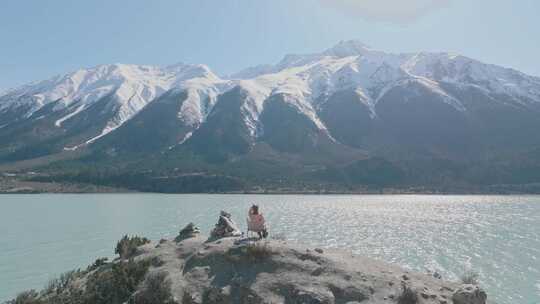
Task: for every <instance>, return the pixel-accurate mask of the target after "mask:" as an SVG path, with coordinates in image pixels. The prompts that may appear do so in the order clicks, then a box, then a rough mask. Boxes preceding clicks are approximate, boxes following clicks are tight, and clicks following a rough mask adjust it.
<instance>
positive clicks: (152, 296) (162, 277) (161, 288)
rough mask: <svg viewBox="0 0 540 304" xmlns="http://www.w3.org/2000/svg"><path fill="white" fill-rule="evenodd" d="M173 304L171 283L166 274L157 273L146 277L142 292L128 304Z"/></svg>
mask: <svg viewBox="0 0 540 304" xmlns="http://www.w3.org/2000/svg"><path fill="white" fill-rule="evenodd" d="M131 303H133V304H157V303H159V304H175V303H176V301H174V297H173V296H172V294H171V281H170V280H168V279H167V273H166V272H163V271H161V272H157V273H153V274H150V275H149V276H147V277H146V279H145V280H144V283H143V287H142V290H141V291H140V292H138V293H137V294H136V295H135V296H134V298H133V301H130V304H131Z"/></svg>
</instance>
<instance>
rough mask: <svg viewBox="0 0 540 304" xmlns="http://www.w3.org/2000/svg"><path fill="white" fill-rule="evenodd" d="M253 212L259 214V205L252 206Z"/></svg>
mask: <svg viewBox="0 0 540 304" xmlns="http://www.w3.org/2000/svg"><path fill="white" fill-rule="evenodd" d="M251 212H252V213H253V214H259V206H257V205H252V206H251Z"/></svg>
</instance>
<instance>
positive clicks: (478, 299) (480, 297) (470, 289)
mask: <svg viewBox="0 0 540 304" xmlns="http://www.w3.org/2000/svg"><path fill="white" fill-rule="evenodd" d="M452 300H453V301H454V304H486V301H487V294H486V292H485V291H484V290H482V289H481V288H480V287H478V286H476V285H472V284H465V285H463V286H461V287H460V288H459V289H458V290H456V292H455V293H454V295H453V296H452Z"/></svg>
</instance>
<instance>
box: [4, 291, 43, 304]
mask: <svg viewBox="0 0 540 304" xmlns="http://www.w3.org/2000/svg"><path fill="white" fill-rule="evenodd" d="M6 304H45V303H44V302H43V301H41V300H40V299H39V294H38V293H37V292H36V291H35V290H28V291H23V292H21V293H20V294H19V295H17V297H16V298H15V299H13V300H10V301H7V302H6Z"/></svg>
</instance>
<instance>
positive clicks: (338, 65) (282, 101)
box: [0, 41, 540, 159]
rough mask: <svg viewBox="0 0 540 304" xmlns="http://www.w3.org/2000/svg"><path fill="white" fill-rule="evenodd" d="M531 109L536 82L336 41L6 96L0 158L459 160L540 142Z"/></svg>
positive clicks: (447, 59)
mask: <svg viewBox="0 0 540 304" xmlns="http://www.w3.org/2000/svg"><path fill="white" fill-rule="evenodd" d="M538 111H540V78H538V77H534V76H529V75H526V74H524V73H521V72H518V71H515V70H512V69H508V68H503V67H499V66H495V65H490V64H485V63H482V62H479V61H476V60H474V59H470V58H467V57H464V56H460V55H456V54H451V53H405V54H393V53H388V52H384V51H380V50H376V49H372V48H370V47H368V46H366V45H364V44H362V43H360V42H358V41H343V42H340V43H338V44H337V45H335V46H334V47H332V48H330V49H328V50H325V51H322V52H320V53H316V54H305V55H287V56H285V57H284V58H283V59H282V60H281V61H280V62H278V63H277V64H275V65H260V66H256V67H252V68H248V69H245V70H243V71H240V72H238V73H236V74H233V75H232V76H230V77H224V78H220V77H218V76H216V75H215V74H214V73H212V71H210V69H209V68H208V67H206V66H204V65H186V64H178V65H172V66H167V67H156V66H137V65H122V64H115V65H103V66H98V67H95V68H91V69H82V70H79V71H76V72H74V73H70V74H67V75H65V76H58V77H54V78H52V79H49V80H45V81H42V82H38V83H33V84H29V85H26V86H23V87H21V88H18V89H14V90H10V91H7V92H5V93H3V95H1V96H0V142H1V143H2V146H3V148H2V149H0V150H1V151H0V153H2V155H5V156H6V155H7V156H8V158H9V159H25V158H32V157H36V156H41V155H47V154H51V153H57V152H59V151H62V150H76V149H79V148H81V147H90V148H92V147H93V146H94V144H95V147H96V149H97V148H99V149H104V150H110V151H115V153H116V152H118V151H124V152H134V151H144V152H145V153H146V152H157V151H160V152H163V151H176V150H178V149H183V148H185V149H191V150H193V151H196V153H203V154H204V153H206V152H208V151H214V152H215V151H221V150H223V151H224V152H223V153H225V154H226V155H236V154H245V153H249V152H250V151H252V150H253V147H254V146H256V145H258V144H259V143H265V144H268V145H269V146H270V147H272V149H275V150H276V151H279V152H287V153H289V152H290V153H307V152H308V151H310V153H311V152H313V151H323V150H324V151H330V150H332V151H334V150H340V151H344V150H347V149H349V148H351V149H360V150H362V153H363V152H365V151H368V152H373V153H375V151H384V153H389V154H391V153H393V152H391V151H394V150H396V149H397V150H399V151H401V150H402V148H403V147H407V149H409V150H412V151H416V152H417V151H423V152H422V153H424V152H425V153H428V154H436V155H438V156H441V157H454V158H455V157H460V156H463V155H465V154H467V153H472V152H471V150H474V153H472V154H475V155H476V156H478V155H482V153H484V151H486V150H487V149H489V148H490V147H492V146H494V145H498V144H500V143H501V142H505V141H509V142H512V143H514V144H519V145H520V146H529V145H530V146H533V145H536V144H540V139H539V138H538V136H537V135H536V131H535V130H536V129H537V127H540V119H538V118H537V116H538V115H537V113H538ZM516 124H521V125H523V127H522V128H516ZM518 129H519V130H518ZM490 130H491V131H493V130H497V131H496V132H495V133H493V132H492V133H493V134H492V133H490ZM516 132H517V133H519V134H518V135H516ZM150 142H151V144H150ZM146 143H148V144H146ZM44 147H46V148H44ZM149 147H151V148H149ZM328 147H333V148H331V149H330V148H328ZM416 152H414V153H416ZM171 153H173V152H171ZM314 153H318V152H314ZM377 153H379V152H377ZM467 155H468V154H467Z"/></svg>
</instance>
